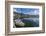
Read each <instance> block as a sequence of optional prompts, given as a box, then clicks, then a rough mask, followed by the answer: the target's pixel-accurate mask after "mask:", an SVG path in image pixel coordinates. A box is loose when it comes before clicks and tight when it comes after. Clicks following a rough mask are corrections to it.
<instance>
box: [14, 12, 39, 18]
mask: <svg viewBox="0 0 46 36" xmlns="http://www.w3.org/2000/svg"><path fill="white" fill-rule="evenodd" d="M14 15H15V16H21V17H23V18H29V17H31V18H32V17H33V18H39V15H28V14H24V13H17V12H14Z"/></svg>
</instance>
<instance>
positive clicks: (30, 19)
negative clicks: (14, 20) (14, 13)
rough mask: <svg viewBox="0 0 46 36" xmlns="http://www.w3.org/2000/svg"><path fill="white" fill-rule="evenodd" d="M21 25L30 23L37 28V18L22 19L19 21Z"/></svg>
mask: <svg viewBox="0 0 46 36" xmlns="http://www.w3.org/2000/svg"><path fill="white" fill-rule="evenodd" d="M20 20H21V21H22V22H23V23H25V22H32V25H33V26H34V27H38V26H39V18H23V19H20Z"/></svg>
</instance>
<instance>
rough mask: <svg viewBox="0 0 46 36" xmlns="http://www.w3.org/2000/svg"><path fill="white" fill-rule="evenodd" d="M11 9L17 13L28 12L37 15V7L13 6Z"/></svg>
mask: <svg viewBox="0 0 46 36" xmlns="http://www.w3.org/2000/svg"><path fill="white" fill-rule="evenodd" d="M13 11H15V12H17V13H23V14H28V15H39V9H38V8H14V9H13Z"/></svg>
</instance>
